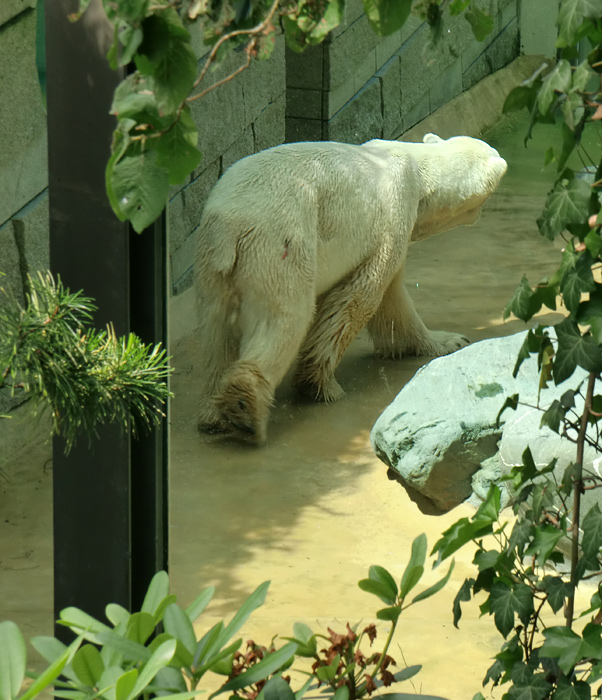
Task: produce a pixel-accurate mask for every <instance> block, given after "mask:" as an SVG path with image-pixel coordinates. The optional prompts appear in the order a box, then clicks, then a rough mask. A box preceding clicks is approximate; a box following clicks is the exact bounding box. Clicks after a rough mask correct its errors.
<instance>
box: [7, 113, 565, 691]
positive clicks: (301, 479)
mask: <svg viewBox="0 0 602 700" xmlns="http://www.w3.org/2000/svg"><path fill="white" fill-rule="evenodd" d="M525 128H526V125H525V123H524V121H523V122H520V123H517V122H516V120H513V121H508V120H504V121H502V122H501V123H500V125H498V127H497V128H496V129H495V131H494V132H492V133H491V134H489V135H488V136H487V137H486V138H487V140H489V142H490V143H492V145H494V146H495V147H496V148H498V150H499V151H500V153H501V155H502V156H503V157H505V158H506V159H507V161H508V164H509V169H508V174H507V175H506V177H505V179H504V181H503V182H502V185H501V187H500V188H499V190H498V192H496V193H495V194H494V195H493V196H492V197H491V199H490V200H489V202H488V203H487V204H486V206H485V208H484V212H483V215H482V217H481V220H480V221H479V222H478V223H477V224H476V225H475V226H473V227H470V228H461V229H457V230H455V231H452V232H449V233H446V234H443V235H442V236H439V237H436V238H432V239H429V240H426V241H423V242H420V243H417V244H415V245H414V246H413V247H412V248H411V252H410V258H409V262H408V265H407V285H408V287H409V289H410V290H411V293H412V296H413V298H414V300H415V304H416V306H417V309H418V311H419V313H420V314H421V316H422V318H423V320H424V321H425V323H426V324H427V325H428V326H429V327H430V328H433V329H444V330H450V331H456V332H460V333H464V334H465V335H467V336H468V337H469V338H470V339H471V340H472V341H477V340H481V339H484V338H490V337H494V336H501V335H507V334H510V333H514V332H517V331H520V330H523V329H524V324H523V323H522V322H519V321H516V320H515V321H510V322H507V323H504V321H503V317H502V316H503V308H504V306H505V304H506V302H507V301H508V299H509V298H510V297H511V295H512V293H513V291H514V289H515V288H516V286H517V285H518V283H519V281H520V279H521V276H522V275H523V273H527V274H528V276H529V279H530V280H531V282H533V283H535V282H537V281H539V280H540V279H541V278H543V277H545V276H546V275H549V274H551V272H553V271H554V269H555V268H556V267H557V265H558V263H559V259H560V256H559V253H558V249H559V247H560V246H559V245H552V244H550V243H549V242H547V241H545V240H544V239H543V238H542V237H541V236H540V235H539V233H538V232H537V227H536V223H535V220H536V218H537V217H538V216H539V214H540V212H541V209H542V206H543V202H544V198H545V193H546V191H547V190H548V189H549V186H550V183H551V181H552V178H553V172H552V170H551V169H549V170H548V171H542V165H543V154H544V152H545V150H546V149H547V147H548V145H549V141H550V140H551V139H553V138H557V137H556V136H555V135H554V133H553V132H551V130H550V128H549V127H546V128H545V129H544V128H542V129H540V130H539V131H536V134H535V141H532V142H531V143H530V145H529V148H528V149H525V148H524V147H523V144H522V139H523V135H524V131H525ZM193 313H194V312H193V299H192V294H191V292H190V291H189V292H186V293H184V294H183V295H181V296H180V297H178V298H176V299H175V300H174V301H173V304H172V318H173V323H174V343H173V345H172V348H171V353H172V355H173V364H174V366H175V368H176V369H175V373H174V377H173V383H172V389H173V391H174V393H175V399H174V400H173V403H172V412H171V420H172V433H171V449H172V452H171V519H170V541H171V545H170V552H171V560H170V574H171V581H172V589H173V592H175V593H177V594H178V596H179V599H180V602H181V603H183V604H187V603H189V602H190V601H191V600H192V599H193V598H194V597H195V595H196V594H197V592H198V591H199V590H200V589H202V588H204V587H205V586H208V585H214V586H216V589H217V591H216V595H215V598H214V601H213V602H212V604H211V606H210V607H209V609H208V611H207V612H206V614H205V615H204V616H203V617H202V618H201V620H200V624H199V625H198V631H199V632H202V631H204V630H206V629H208V628H209V626H210V625H212V624H213V623H214V622H215V621H216V620H217V619H220V618H222V617H224V618H228V619H229V618H230V617H231V615H232V614H233V613H234V611H235V610H236V609H237V607H238V606H239V605H240V604H241V603H242V602H243V600H244V599H245V598H246V597H247V596H248V595H249V593H250V592H251V591H252V590H253V589H254V588H255V587H256V586H257V585H258V584H259V583H261V582H262V581H264V580H266V579H269V580H271V581H272V584H271V588H270V593H269V595H268V599H267V601H266V603H265V605H264V606H263V607H262V608H261V609H260V610H258V611H257V612H256V613H255V615H254V616H253V618H251V621H250V622H249V623H248V624H247V625H246V626H245V628H244V630H243V637H244V638H245V639H246V638H253V639H254V640H255V641H257V642H260V643H264V644H265V643H267V642H269V640H270V639H271V638H272V636H273V635H275V634H279V635H280V636H288V635H290V634H291V633H292V625H293V623H294V622H296V621H303V622H305V623H307V624H309V625H310V626H311V627H312V628H313V629H314V630H315V631H321V632H325V630H326V627H327V626H331V627H333V628H335V629H338V628H341V629H342V628H343V627H344V625H345V623H346V622H347V621H349V622H351V623H354V622H359V621H361V622H362V624H363V623H366V624H367V623H368V622H371V621H373V619H374V616H375V612H376V610H377V609H378V607H380V606H379V601H377V600H376V598H373V597H372V596H370V595H369V594H367V593H364V592H363V591H361V590H360V589H359V588H358V587H357V581H358V580H359V579H361V578H364V577H366V575H367V572H368V567H369V566H370V565H371V564H380V565H382V566H385V567H386V568H388V569H389V570H390V571H391V572H392V573H393V575H394V576H395V577H396V578H399V577H400V576H401V574H402V572H403V569H404V566H405V563H406V562H407V560H408V557H409V553H410V547H411V542H412V540H413V539H414V537H416V536H417V535H418V534H420V533H421V532H426V533H427V535H428V539H429V546H432V545H433V544H434V542H435V541H436V539H437V538H438V536H439V534H440V533H441V532H442V531H443V530H444V529H445V528H446V527H448V526H449V525H450V524H451V523H452V522H454V521H455V520H457V519H458V518H460V517H463V516H466V515H470V514H471V513H472V512H474V511H473V509H472V508H471V507H470V506H468V505H462V506H460V507H458V508H457V509H455V510H453V511H452V512H451V513H448V514H446V515H443V516H427V515H424V514H422V513H421V512H420V511H419V510H418V508H417V507H416V506H415V504H414V503H412V502H411V501H410V499H409V498H408V496H407V495H406V493H405V491H404V490H403V489H402V488H401V487H400V486H399V485H398V484H397V483H395V482H391V481H389V480H388V478H387V475H386V471H387V470H386V467H385V466H384V465H383V464H382V463H381V462H380V461H379V460H378V459H377V458H376V457H375V456H374V455H373V453H372V450H371V447H370V442H369V432H370V429H371V427H372V425H373V423H374V421H375V420H376V418H377V417H378V416H379V414H380V413H381V412H382V411H383V409H384V408H385V407H386V406H387V405H388V404H389V403H390V402H391V401H392V399H393V398H394V397H395V395H396V394H397V393H398V392H399V390H400V389H401V388H402V387H403V385H404V384H405V383H406V382H407V381H408V380H409V379H410V378H411V377H412V376H413V374H414V373H415V371H416V370H417V369H418V367H419V366H420V365H421V364H423V363H424V362H426V361H427V359H428V358H421V359H412V358H410V359H406V360H403V361H399V362H394V361H383V360H380V359H377V358H375V357H374V356H373V355H372V354H371V347H370V343H369V340H368V338H367V336H364V335H363V334H361V335H360V337H359V338H358V339H357V340H356V341H355V342H354V343H353V345H352V347H351V348H350V350H349V351H348V353H347V354H346V356H345V358H344V359H343V362H342V363H341V366H340V368H339V370H338V373H337V376H338V379H339V382H340V383H341V385H342V386H343V388H344V389H345V390H346V392H347V395H346V397H345V399H344V400H342V401H341V402H339V403H337V404H331V405H321V404H318V405H316V404H311V403H306V402H299V401H298V399H297V397H296V396H295V395H294V394H293V393H292V391H291V389H290V386H289V384H288V382H287V381H285V382H284V384H283V386H282V387H281V388H280V389H279V391H278V395H277V402H276V405H275V407H274V410H273V413H272V421H271V424H270V431H269V440H268V444H267V446H266V447H264V448H260V449H253V448H249V447H245V446H242V445H239V444H236V443H233V442H228V441H227V440H224V439H222V438H215V437H213V438H209V437H206V436H205V437H204V436H200V435H199V434H198V433H197V432H196V429H195V425H194V413H195V403H196V390H195V366H197V365H198V363H199V362H201V361H202V360H201V359H200V358H198V357H196V356H195V352H194V348H195V343H194V335H193V334H192V333H191V331H192V325H193V324H192V321H191V319H192V318H193ZM447 410H449V407H447V406H433V411H435V412H436V411H447ZM18 421H19V418H18V417H17V418H16V420H15V421H13V422H12V425H11V428H10V431H19V430H31V428H29V427H28V426H27V425H26V424H25V423H21V425H19V422H18ZM3 423H7V421H4V422H3ZM1 429H2V431H4V432H3V434H2V435H0V437H1V438H2V439H3V440H5V439H6V440H8V439H9V438H10V436H9V434H8V433H9V432H10V431H9V430H8V428H7V427H6V426H4V425H3V426H1ZM39 430H40V429H38V433H39ZM3 444H7V443H6V442H4V443H3ZM0 469H2V470H3V474H4V476H2V474H0V513H1V514H2V517H1V518H0V619H13V620H15V621H16V622H17V623H18V624H19V625H20V626H21V628H22V630H23V632H24V634H25V635H26V636H27V637H30V636H33V635H35V634H50V633H51V631H52V542H51V522H52V513H51V507H52V504H51V482H52V470H51V462H50V448H49V443H48V442H45V441H44V440H43V439H42V438H40V437H38V438H37V439H31V440H30V441H29V443H28V445H27V447H26V448H24V449H22V450H20V452H18V454H17V456H16V457H15V458H14V459H13V460H11V463H10V464H6V465H3V464H0ZM471 558H472V554H471V553H470V552H469V551H468V550H467V551H463V552H460V553H459V556H457V557H456V568H455V571H454V575H453V578H452V580H451V581H450V583H449V584H448V586H447V587H446V589H444V591H442V592H441V593H439V594H438V595H437V596H435V597H434V598H431V599H429V600H428V601H425V602H423V603H422V604H418V605H416V606H414V607H411V608H410V609H409V610H408V611H407V612H404V614H403V615H402V617H401V620H400V625H399V629H398V632H397V636H396V640H395V642H394V644H393V646H392V649H391V655H392V656H393V657H394V658H395V659H396V660H397V661H398V663H399V664H400V665H403V662H404V660H405V662H407V664H410V665H411V664H417V663H418V664H422V665H423V670H422V671H421V673H420V674H419V675H418V676H416V677H415V678H414V679H412V681H413V686H412V683H409V682H406V683H405V684H403V685H402V686H401V687H400V688H399V690H400V691H405V692H423V693H427V694H432V695H441V696H443V697H446V698H450V699H451V700H466V698H470V697H472V696H473V695H474V693H476V692H477V691H478V690H480V689H481V680H482V678H483V676H484V674H485V671H486V669H487V668H488V667H489V665H490V663H491V661H490V659H491V657H492V656H493V655H494V654H495V653H496V651H498V650H499V648H500V645H501V638H500V636H499V635H498V633H497V632H496V630H495V628H494V626H493V622H492V619H491V618H489V617H486V618H483V619H479V618H478V612H479V611H478V606H477V604H472V605H467V606H465V614H464V617H463V619H462V621H461V623H460V630H456V629H454V627H453V624H452V610H451V607H452V600H453V598H454V596H455V594H456V592H457V590H458V588H459V586H460V585H461V583H462V581H463V580H464V578H465V577H467V576H470V575H472V574H473V571H472V567H471V565H470V560H471ZM440 576H441V572H440V571H438V570H437V571H435V572H431V571H430V569H429V570H428V573H427V574H426V575H425V579H424V584H425V586H426V585H430V584H431V583H433V582H434V581H435V580H437V579H438V578H439V577H440ZM420 586H422V583H421V584H420ZM417 590H420V588H418V589H417ZM379 628H380V629H381V630H382V629H383V628H382V623H379ZM383 638H384V631H382V632H381V635H380V640H377V642H378V641H380V642H381V643H382V642H383V641H384V639H383Z"/></svg>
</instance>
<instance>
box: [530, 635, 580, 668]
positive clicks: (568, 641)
mask: <svg viewBox="0 0 602 700" xmlns="http://www.w3.org/2000/svg"><path fill="white" fill-rule="evenodd" d="M543 635H544V637H545V640H544V643H543V644H542V646H541V648H540V650H539V655H540V656H543V657H549V658H552V659H558V666H559V667H560V670H561V671H562V672H563V673H564V674H565V675H568V674H569V673H570V672H571V670H572V668H573V667H574V665H575V664H576V663H577V661H579V659H580V658H581V654H580V651H581V644H582V640H581V637H580V636H579V635H578V634H576V633H575V632H573V630H571V629H569V628H568V627H564V626H563V627H548V629H546V630H543Z"/></svg>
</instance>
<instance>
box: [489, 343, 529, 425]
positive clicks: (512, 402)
mask: <svg viewBox="0 0 602 700" xmlns="http://www.w3.org/2000/svg"><path fill="white" fill-rule="evenodd" d="M525 342H526V341H525ZM523 347H524V346H523ZM521 352H522V350H521ZM527 357H528V355H527ZM517 406H518V394H512V396H507V397H506V400H505V401H504V405H503V406H502V407H501V408H500V412H499V413H498V414H497V418H496V419H495V425H496V427H497V428H499V427H500V418H501V417H502V413H503V412H504V411H505V410H506V409H507V408H511V409H512V410H513V411H516V407H517Z"/></svg>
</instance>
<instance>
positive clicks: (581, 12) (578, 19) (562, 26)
mask: <svg viewBox="0 0 602 700" xmlns="http://www.w3.org/2000/svg"><path fill="white" fill-rule="evenodd" d="M601 14H602V0H563V2H562V4H561V6H560V11H559V13H558V20H557V24H558V38H559V39H562V41H563V42H566V45H567V46H570V45H572V44H574V42H575V39H576V37H577V33H578V32H579V29H580V28H581V24H582V23H583V20H584V19H585V18H586V17H593V18H597V17H600V15H601Z"/></svg>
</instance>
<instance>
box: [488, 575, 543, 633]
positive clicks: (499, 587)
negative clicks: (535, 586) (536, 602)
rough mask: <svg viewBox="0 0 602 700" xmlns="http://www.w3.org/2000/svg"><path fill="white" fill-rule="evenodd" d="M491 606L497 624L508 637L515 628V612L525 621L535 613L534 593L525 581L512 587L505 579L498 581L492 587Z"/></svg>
mask: <svg viewBox="0 0 602 700" xmlns="http://www.w3.org/2000/svg"><path fill="white" fill-rule="evenodd" d="M489 607H490V613H493V619H494V622H495V626H496V627H497V628H498V630H499V631H500V632H501V634H502V635H503V636H504V637H507V636H508V634H509V632H511V631H512V629H513V628H514V614H515V613H516V614H517V615H518V616H519V617H520V619H521V621H522V622H523V623H526V621H527V620H528V618H529V616H530V615H531V614H532V613H533V593H532V592H531V589H530V588H529V586H527V585H526V584H524V583H518V584H515V585H514V586H512V587H510V586H509V585H508V584H506V583H504V582H503V581H496V582H495V583H494V584H493V586H492V587H491V594H490V597H489Z"/></svg>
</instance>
